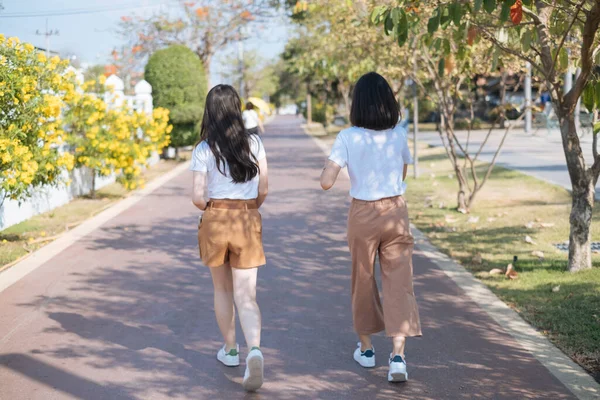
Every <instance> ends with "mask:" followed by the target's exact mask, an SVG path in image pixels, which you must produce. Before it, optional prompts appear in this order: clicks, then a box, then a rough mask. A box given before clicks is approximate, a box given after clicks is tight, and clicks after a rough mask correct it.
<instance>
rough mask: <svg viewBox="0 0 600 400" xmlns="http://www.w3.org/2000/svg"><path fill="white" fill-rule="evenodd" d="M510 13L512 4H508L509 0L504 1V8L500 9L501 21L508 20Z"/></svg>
mask: <svg viewBox="0 0 600 400" xmlns="http://www.w3.org/2000/svg"><path fill="white" fill-rule="evenodd" d="M494 8H495V7H494ZM509 15H510V6H509V5H508V2H507V1H505V2H503V3H502V10H501V11H500V22H506V21H508V17H509Z"/></svg>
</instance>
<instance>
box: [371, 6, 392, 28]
mask: <svg viewBox="0 0 600 400" xmlns="http://www.w3.org/2000/svg"><path fill="white" fill-rule="evenodd" d="M387 10H388V8H387V6H377V7H375V8H374V9H373V12H372V13H371V22H372V23H373V24H379V23H381V16H382V15H383V14H384V13H385V12H386V11H387Z"/></svg>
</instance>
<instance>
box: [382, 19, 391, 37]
mask: <svg viewBox="0 0 600 400" xmlns="http://www.w3.org/2000/svg"><path fill="white" fill-rule="evenodd" d="M393 30H394V20H393V19H392V16H391V15H390V14H388V16H387V17H386V19H385V24H384V28H383V31H384V32H385V34H386V35H388V36H389V35H390V34H391V33H392V31H393Z"/></svg>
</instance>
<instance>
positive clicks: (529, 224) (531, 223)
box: [525, 222, 535, 229]
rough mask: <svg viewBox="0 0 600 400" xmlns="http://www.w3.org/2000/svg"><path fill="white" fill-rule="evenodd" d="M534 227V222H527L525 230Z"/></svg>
mask: <svg viewBox="0 0 600 400" xmlns="http://www.w3.org/2000/svg"><path fill="white" fill-rule="evenodd" d="M534 226H535V223H534V222H528V223H526V224H525V228H527V229H533V227H534Z"/></svg>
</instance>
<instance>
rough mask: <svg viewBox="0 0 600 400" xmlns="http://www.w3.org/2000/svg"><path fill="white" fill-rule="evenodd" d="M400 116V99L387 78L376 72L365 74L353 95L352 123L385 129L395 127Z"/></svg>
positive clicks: (364, 126)
mask: <svg viewBox="0 0 600 400" xmlns="http://www.w3.org/2000/svg"><path fill="white" fill-rule="evenodd" d="M399 118H400V111H399V106H398V101H397V100H396V96H394V91H393V90H392V88H391V87H390V84H389V83H388V82H387V81H386V80H385V78H384V77H383V76H381V75H379V74H378V73H376V72H369V73H368V74H365V75H363V76H362V77H361V78H360V79H359V80H358V82H356V86H355V87H354V93H353V95H352V109H351V110H350V121H351V122H352V125H354V126H358V127H360V128H367V129H373V130H376V131H383V130H386V129H391V128H393V127H395V126H396V124H397V123H398V119H399Z"/></svg>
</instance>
